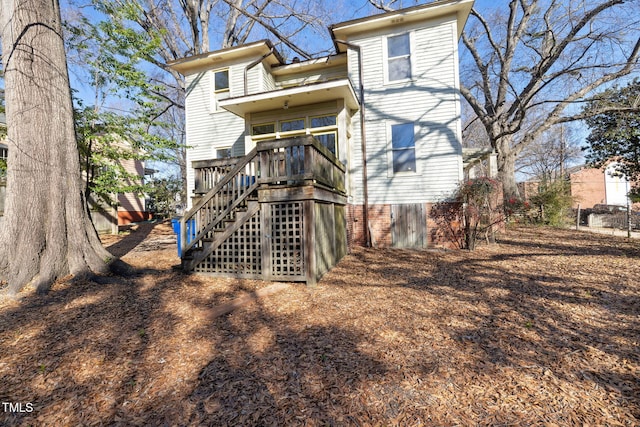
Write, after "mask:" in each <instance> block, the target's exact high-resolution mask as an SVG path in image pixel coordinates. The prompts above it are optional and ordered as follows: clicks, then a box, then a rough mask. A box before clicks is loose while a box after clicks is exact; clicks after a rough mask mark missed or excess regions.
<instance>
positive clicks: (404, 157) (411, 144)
mask: <svg viewBox="0 0 640 427" xmlns="http://www.w3.org/2000/svg"><path fill="white" fill-rule="evenodd" d="M391 153H392V155H393V173H397V172H415V171H416V143H415V135H414V131H413V123H403V124H399V125H391Z"/></svg>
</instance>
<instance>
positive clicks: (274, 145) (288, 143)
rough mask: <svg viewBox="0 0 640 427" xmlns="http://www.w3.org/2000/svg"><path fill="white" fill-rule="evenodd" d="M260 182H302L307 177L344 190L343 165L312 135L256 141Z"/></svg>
mask: <svg viewBox="0 0 640 427" xmlns="http://www.w3.org/2000/svg"><path fill="white" fill-rule="evenodd" d="M256 148H257V150H258V157H259V158H260V170H261V171H262V176H261V177H260V179H259V183H260V184H286V185H296V184H304V183H308V182H309V181H313V182H314V183H317V184H321V185H323V186H325V187H329V188H331V189H333V190H335V191H338V192H340V193H344V192H345V181H344V172H345V167H344V165H343V164H342V163H340V161H339V160H338V158H337V157H336V156H335V155H334V154H333V153H332V152H331V151H329V150H328V149H327V148H326V147H325V146H324V145H322V144H321V143H320V142H319V141H318V140H317V139H315V138H314V137H313V136H311V135H309V136H304V137H297V138H287V139H276V140H272V141H266V142H259V143H258V146H257V147H256Z"/></svg>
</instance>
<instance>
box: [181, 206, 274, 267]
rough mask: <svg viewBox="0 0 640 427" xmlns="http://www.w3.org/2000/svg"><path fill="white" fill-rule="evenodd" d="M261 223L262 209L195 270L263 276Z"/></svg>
mask: <svg viewBox="0 0 640 427" xmlns="http://www.w3.org/2000/svg"><path fill="white" fill-rule="evenodd" d="M261 223H262V221H261V211H258V212H256V213H255V214H254V215H253V216H252V217H251V218H250V219H249V220H248V221H247V222H245V223H244V224H243V225H242V226H241V227H240V228H239V229H238V230H237V231H236V232H235V233H233V234H232V235H231V236H230V237H229V238H228V239H227V240H226V241H225V242H224V243H223V244H222V245H220V247H219V248H217V249H216V250H215V251H213V252H212V253H211V254H210V255H209V256H208V257H207V258H205V259H204V260H203V261H202V262H200V263H199V264H198V265H197V266H196V268H195V269H194V271H195V272H198V273H213V274H224V275H233V276H251V277H259V276H261V275H262V234H263V233H262V230H261V228H262V227H261Z"/></svg>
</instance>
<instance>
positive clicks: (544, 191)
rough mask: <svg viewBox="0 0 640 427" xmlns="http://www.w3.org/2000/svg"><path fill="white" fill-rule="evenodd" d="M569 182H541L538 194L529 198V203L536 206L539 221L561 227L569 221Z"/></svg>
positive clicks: (570, 201)
mask: <svg viewBox="0 0 640 427" xmlns="http://www.w3.org/2000/svg"><path fill="white" fill-rule="evenodd" d="M570 190H571V189H570V186H569V182H568V181H565V180H557V181H553V182H543V183H541V184H540V187H539V188H538V194H536V195H535V196H533V197H532V198H531V204H532V205H533V206H535V207H537V208H538V216H537V220H538V222H539V223H542V224H546V225H551V226H554V227H561V226H564V225H566V224H568V223H569V222H570V214H571V205H572V204H573V198H572V197H571V191H570Z"/></svg>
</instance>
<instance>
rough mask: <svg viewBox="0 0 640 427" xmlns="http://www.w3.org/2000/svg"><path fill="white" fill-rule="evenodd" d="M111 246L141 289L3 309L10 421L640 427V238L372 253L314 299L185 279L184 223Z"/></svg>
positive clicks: (4, 384)
mask: <svg viewBox="0 0 640 427" xmlns="http://www.w3.org/2000/svg"><path fill="white" fill-rule="evenodd" d="M104 242H105V246H107V247H108V248H109V249H110V250H111V251H112V253H114V254H116V255H119V256H122V259H123V260H124V261H126V262H127V263H129V264H131V265H132V266H134V267H135V268H136V271H135V273H134V274H133V275H131V276H127V277H114V278H110V280H102V281H101V283H97V282H93V281H87V282H80V283H74V284H69V283H67V282H64V281H61V282H60V283H57V284H56V285H55V286H54V287H53V289H52V291H51V292H50V293H49V294H47V295H45V296H40V295H35V294H33V293H30V292H28V291H27V292H25V293H24V294H23V295H22V296H21V297H22V298H21V299H20V300H18V301H11V300H2V301H0V401H2V402H3V407H2V408H0V424H2V425H25V426H27V425H38V426H41V425H51V426H64V425H74V426H75V425H122V426H125V425H126V426H130V425H140V426H143V425H145V426H146V425H154V426H162V425H167V426H181V425H185V426H186V425H189V426H191V425H193V426H199V425H278V426H280V425H287V426H288V425H294V426H295V425H300V426H316V425H336V426H343V425H358V426H369V425H371V426H373V425H376V426H377V425H402V426H405V425H406V426H416V425H464V426H467V425H491V426H499V425H608V426H615V425H623V426H627V425H639V424H640V381H639V376H640V352H639V351H638V350H639V349H638V343H639V341H640V322H639V320H640V318H639V315H640V281H639V280H638V277H640V242H638V241H637V240H636V241H627V240H626V239H624V238H617V237H612V236H605V235H596V234H588V233H584V232H576V231H570V230H559V229H549V228H513V229H508V230H507V232H506V233H505V234H504V235H502V236H501V238H500V239H499V241H498V244H495V245H491V246H482V247H480V248H479V249H477V250H476V251H474V252H466V251H429V250H425V251H409V250H399V249H362V248H359V249H356V250H354V251H353V253H352V254H350V255H348V256H347V257H346V258H345V259H344V260H343V261H342V262H341V263H340V264H339V265H338V266H337V267H336V268H334V269H333V270H332V271H331V272H329V273H328V274H327V275H325V276H324V278H323V279H322V280H321V281H320V282H319V284H318V285H317V286H316V287H306V286H305V285H302V284H276V285H274V284H272V283H266V282H261V281H255V280H237V279H219V278H211V277H206V276H198V275H184V274H182V273H181V272H179V271H177V270H175V269H173V268H172V266H173V265H176V264H178V262H179V260H178V258H177V256H176V253H175V252H176V250H175V240H174V238H173V234H172V232H171V230H170V225H168V224H166V223H161V224H145V225H143V226H140V227H139V228H138V229H137V230H136V231H132V232H131V233H130V234H129V235H127V236H124V237H123V236H119V237H107V238H105V241H104ZM274 286H275V287H274ZM4 402H8V403H12V404H13V405H14V406H12V408H13V409H12V411H7V410H6V409H7V408H9V407H8V406H7V405H4ZM17 404H21V405H22V406H21V408H22V410H23V412H16V410H17V406H16V405H17ZM27 404H29V405H27ZM3 408H4V409H3ZM28 409H32V410H31V411H29V410H28Z"/></svg>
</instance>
